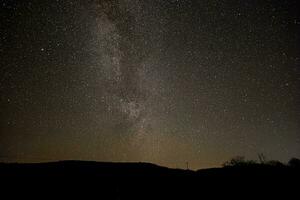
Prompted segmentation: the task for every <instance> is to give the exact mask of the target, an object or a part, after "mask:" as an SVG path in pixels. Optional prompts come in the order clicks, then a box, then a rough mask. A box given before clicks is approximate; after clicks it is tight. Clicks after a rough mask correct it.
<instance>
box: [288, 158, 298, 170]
mask: <svg viewBox="0 0 300 200" xmlns="http://www.w3.org/2000/svg"><path fill="white" fill-rule="evenodd" d="M288 164H289V166H291V167H297V168H300V159H298V158H292V159H291V160H290V161H289V163H288Z"/></svg>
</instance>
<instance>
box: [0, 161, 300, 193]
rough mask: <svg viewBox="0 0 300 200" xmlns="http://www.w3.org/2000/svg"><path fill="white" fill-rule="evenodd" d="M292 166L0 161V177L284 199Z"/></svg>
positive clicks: (35, 185) (81, 189) (35, 186)
mask: <svg viewBox="0 0 300 200" xmlns="http://www.w3.org/2000/svg"><path fill="white" fill-rule="evenodd" d="M292 164H294V165H283V164H282V165H276V164H275V165H274V164H272V163H267V164H257V163H251V164H249V163H248V164H244V165H243V164H242V165H240V164H237V165H230V166H225V167H223V168H212V169H203V170H197V171H192V170H182V169H171V168H167V167H161V166H158V165H155V164H150V163H109V162H89V161H60V162H49V163H36V164H13V163H11V164H5V163H1V164H0V180H1V182H2V183H5V184H3V185H5V186H4V187H2V189H3V191H8V190H10V191H11V190H13V191H15V190H18V189H24V188H26V191H28V190H29V191H32V190H33V191H39V192H41V191H43V193H47V194H53V192H56V191H63V192H64V193H66V192H67V193H68V192H69V193H71V194H76V193H84V194H85V195H90V194H96V196H98V197H102V198H103V199H178V198H179V199H201V197H204V196H209V197H211V198H212V197H222V198H228V197H230V198H231V199H232V198H233V199H235V198H236V199H243V197H241V196H239V195H238V194H237V193H242V194H243V195H247V196H248V197H249V196H250V197H251V196H252V197H257V195H262V194H264V195H267V196H269V197H270V196H272V195H274V196H277V195H284V196H285V197H287V195H292V194H293V193H296V191H297V186H298V185H297V183H296V182H298V181H299V180H300V179H299V178H300V168H299V165H297V164H298V162H297V159H296V160H294V161H293V162H292ZM104 197H105V198H104ZM100 199H101V198H100Z"/></svg>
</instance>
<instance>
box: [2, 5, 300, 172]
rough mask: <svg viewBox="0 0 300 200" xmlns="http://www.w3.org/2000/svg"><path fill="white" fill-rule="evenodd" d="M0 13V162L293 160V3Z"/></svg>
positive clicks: (32, 8) (299, 146)
mask: <svg viewBox="0 0 300 200" xmlns="http://www.w3.org/2000/svg"><path fill="white" fill-rule="evenodd" d="M0 9H1V12H0V13H1V15H0V16H1V27H0V30H1V31H0V36H1V37H0V40H1V44H0V65H1V67H0V92H1V96H0V161H9V162H15V161H17V162H40V161H50V160H64V159H72V160H75V159H76V160H97V161H116V162H119V161H124V162H125V161H126V162H127V161H135V162H139V161H143V162H153V163H157V164H161V165H165V166H170V167H179V168H184V167H185V166H186V162H189V163H190V166H191V168H204V167H213V166H219V165H220V164H222V163H223V162H224V161H226V160H228V159H229V158H231V157H233V156H236V155H242V156H246V158H249V159H256V158H257V154H258V153H263V154H264V155H266V157H267V158H268V159H276V160H280V161H287V160H288V159H290V158H291V157H299V156H300V134H299V130H300V127H299V125H300V123H299V122H300V121H299V119H300V116H299V105H300V104H299V103H300V102H299V83H300V76H299V72H300V71H299V61H300V60H299V59H300V58H299V55H300V54H299V46H298V44H299V25H300V19H299V14H298V12H297V11H298V3H297V1H296V0H291V1H280V2H278V1H258V0H254V1H247V0H246V1H232V2H227V1H214V0H210V1H193V0H165V1H158V0H154V1H153V0H151V1H150V0H144V1H138V0H89V1H84V0H78V1H75V0H74V1H73V0H65V1H63V0H56V1H50V0H45V1H37V0H30V1H13V0H4V1H1V4H0Z"/></svg>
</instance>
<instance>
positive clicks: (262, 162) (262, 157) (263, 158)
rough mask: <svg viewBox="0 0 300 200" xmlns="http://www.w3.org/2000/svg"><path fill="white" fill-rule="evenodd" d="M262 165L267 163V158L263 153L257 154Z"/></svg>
mask: <svg viewBox="0 0 300 200" xmlns="http://www.w3.org/2000/svg"><path fill="white" fill-rule="evenodd" d="M257 156H258V160H259V162H260V164H265V163H266V162H267V159H266V156H265V155H264V154H263V153H259V154H257Z"/></svg>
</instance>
